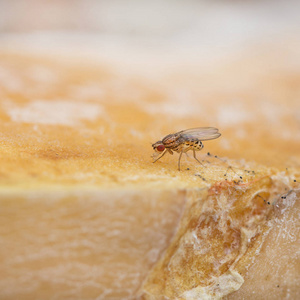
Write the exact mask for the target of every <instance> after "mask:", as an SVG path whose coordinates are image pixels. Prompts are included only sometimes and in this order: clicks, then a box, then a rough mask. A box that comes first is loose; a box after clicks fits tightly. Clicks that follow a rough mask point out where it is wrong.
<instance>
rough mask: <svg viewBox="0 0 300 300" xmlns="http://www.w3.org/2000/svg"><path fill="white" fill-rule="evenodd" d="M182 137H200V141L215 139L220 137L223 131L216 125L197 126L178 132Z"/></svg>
mask: <svg viewBox="0 0 300 300" xmlns="http://www.w3.org/2000/svg"><path fill="white" fill-rule="evenodd" d="M177 134H179V135H180V136H181V137H183V138H187V139H198V140H200V141H206V140H213V139H216V138H218V137H219V136H220V135H221V133H219V129H218V128H215V127H197V128H191V129H187V130H182V131H180V132H178V133H177Z"/></svg>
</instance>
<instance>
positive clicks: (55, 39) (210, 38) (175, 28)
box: [0, 0, 300, 65]
mask: <svg viewBox="0 0 300 300" xmlns="http://www.w3.org/2000/svg"><path fill="white" fill-rule="evenodd" d="M299 10H300V2H299V1H297V0H287V1H284V0H275V1H271V0H262V1H238V0H237V1H232V0H223V1H221V0H220V1H218V0H214V1H204V0H163V1H159V0H154V1H146V0H127V1H120V0H110V1H103V0H52V1H49V0H10V1H5V0H1V1H0V37H1V40H0V42H1V44H2V46H5V45H6V44H8V43H9V44H10V45H11V43H12V42H13V41H15V39H16V37H17V38H18V41H19V42H20V39H22V42H27V47H28V48H46V49H48V51H49V48H54V49H55V50H56V51H63V50H66V49H65V48H64V47H68V46H71V47H74V45H76V47H77V48H76V49H77V50H79V49H80V50H82V51H88V53H96V54H98V55H102V56H103V57H105V56H108V57H109V58H113V59H122V60H124V59H125V60H127V61H130V62H131V63H134V64H136V63H138V61H140V62H142V63H144V64H145V63H146V61H147V60H146V59H145V58H146V57H147V59H150V57H151V58H153V59H152V60H151V64H152V63H154V62H158V63H159V64H161V63H162V62H164V63H171V64H174V63H175V61H176V62H177V63H179V64H180V63H186V62H187V61H192V62H193V63H195V60H196V61H203V62H208V61H211V60H215V59H218V58H220V57H224V56H226V55H237V54H238V53H239V51H240V50H242V49H245V47H249V46H253V47H254V46H257V43H263V44H264V45H266V44H270V43H271V44H272V45H273V46H274V49H273V50H274V51H276V48H277V47H279V48H280V47H282V46H284V45H285V43H286V41H287V40H288V41H289V47H292V45H291V44H290V43H291V42H297V43H299V38H298V37H299V31H300V18H299ZM293 39H294V40H293ZM15 42H16V41H15ZM260 46H263V45H260ZM297 50H298V49H297ZM145 55H146V57H145ZM113 56H115V57H113ZM178 59H180V60H181V61H178ZM151 64H148V65H151ZM298 64H299V62H298Z"/></svg>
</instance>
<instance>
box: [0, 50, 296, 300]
mask: <svg viewBox="0 0 300 300" xmlns="http://www.w3.org/2000/svg"><path fill="white" fill-rule="evenodd" d="M276 58H277V54H276V53H275V54H274V53H273V56H272V55H269V54H268V56H266V55H265V54H264V53H262V54H261V57H260V58H258V57H253V55H249V56H248V57H247V60H244V59H243V60H239V59H236V60H235V61H233V62H230V63H229V62H226V63H223V64H220V65H219V66H218V67H217V66H216V67H215V69H213V70H210V72H209V73H206V72H205V70H203V71H202V72H199V74H197V75H195V74H193V73H190V72H189V70H178V72H177V73H173V74H172V75H165V77H164V78H162V76H161V77H158V78H156V79H155V80H154V79H149V78H146V77H142V76H139V74H131V75H129V74H124V73H123V72H121V71H120V70H118V69H114V68H109V67H108V66H107V65H105V64H100V63H99V64H96V65H95V64H91V63H89V62H86V63H85V64H82V63H81V64H80V63H78V62H76V60H73V61H72V60H69V61H64V59H63V58H60V59H58V58H56V59H54V58H49V57H48V58H46V57H42V56H40V57H39V56H31V55H16V54H11V53H4V52H2V53H1V54H0V64H1V72H0V75H1V81H0V97H1V102H0V124H1V133H0V144H1V151H0V160H1V164H0V176H1V181H0V194H1V198H0V201H1V212H0V225H1V231H0V232H1V234H0V236H1V243H2V245H4V246H3V247H1V250H0V266H1V270H2V271H1V274H0V290H1V292H0V294H1V297H0V298H1V299H16V298H20V299H41V298H42V299H53V298H55V297H56V298H57V299H96V298H97V297H98V299H135V298H136V297H138V296H140V297H143V298H149V299H165V297H169V299H202V298H203V299H210V297H215V298H216V297H222V296H225V295H228V294H230V293H232V292H234V291H236V290H238V291H237V292H235V293H232V294H231V295H230V296H228V297H232V299H240V298H238V297H245V298H249V295H252V294H251V293H252V291H253V290H257V291H261V293H263V296H264V297H263V298H262V299H267V298H266V295H267V294H270V291H271V290H273V289H275V290H276V291H277V289H278V290H279V289H280V288H281V290H280V291H281V292H280V293H277V292H276V294H275V295H274V294H272V295H274V297H273V298H272V299H282V297H283V296H284V297H287V295H288V294H289V295H290V297H292V299H296V297H297V295H299V254H297V253H296V251H291V252H289V256H290V257H291V262H290V263H287V260H286V259H283V260H282V261H281V260H280V259H281V258H282V257H281V256H280V255H279V254H278V253H282V251H283V250H282V247H281V245H280V244H281V243H284V244H285V245H287V249H296V248H297V243H299V242H298V238H299V231H297V230H295V227H297V223H296V222H297V219H296V218H295V214H296V213H297V211H298V209H299V207H298V206H296V203H297V201H296V199H297V197H298V198H299V192H298V194H297V192H294V191H293V190H295V189H297V188H298V182H299V180H300V178H299V176H300V167H299V166H300V157H299V151H300V138H299V111H300V107H299V106H300V104H299V101H298V100H299V98H298V97H299V86H300V85H299V82H300V77H299V75H298V74H297V73H296V74H295V73H294V72H293V71H290V70H288V69H284V68H283V66H280V65H277V68H278V69H280V67H281V68H282V69H280V71H281V72H274V70H272V69H270V68H268V66H269V62H271V61H274V60H276ZM254 61H256V62H257V61H264V63H265V66H266V68H265V69H263V70H264V71H262V68H261V65H256V64H255V63H254ZM241 63H243V67H244V68H247V70H248V72H247V74H242V75H241V74H239V69H240V65H241ZM206 71H207V70H206ZM277 71H278V70H277ZM241 99H242V100H241ZM266 99H267V100H266ZM233 115H234V116H240V118H236V117H235V118H233V117H232V116H233ZM197 126H216V127H218V128H219V129H220V131H221V133H222V137H221V138H220V139H217V140H213V141H207V142H205V143H204V147H205V148H204V149H203V151H202V152H203V154H202V156H201V154H198V156H199V158H201V159H203V160H204V161H203V163H204V165H205V168H203V167H202V166H201V165H199V164H197V162H195V161H194V160H193V158H192V157H187V158H185V157H184V158H183V159H182V172H178V171H177V155H176V154H175V155H174V156H170V155H169V156H167V155H166V156H165V157H164V158H162V159H161V161H159V162H157V163H156V164H152V162H151V161H152V159H151V154H152V152H153V151H152V148H151V144H152V143H153V142H156V141H157V140H159V139H161V138H162V137H164V136H165V135H167V134H169V133H172V132H176V131H179V130H182V129H186V128H190V127H197ZM208 151H209V152H211V153H213V154H217V155H218V156H220V157H222V158H224V157H228V158H230V159H229V160H228V162H222V161H220V160H218V159H215V158H213V157H208V156H206V155H205V153H206V152H208ZM228 164H231V165H233V166H235V167H237V168H238V169H235V172H236V173H235V172H233V171H231V170H229V171H228V173H227V176H226V178H225V177H224V174H226V170H227V167H228ZM287 167H288V170H286V168H287ZM187 168H188V169H187ZM245 169H247V170H251V171H254V173H251V172H250V173H248V172H246V171H244V170H245ZM240 176H242V179H241V178H240ZM225 179H227V180H225ZM294 180H296V181H298V182H294ZM281 197H286V198H281ZM298 201H299V200H298ZM268 202H270V204H268ZM277 205H278V207H277ZM286 212H289V214H287V215H285V213H286ZM280 222H283V223H282V225H280V228H286V229H285V231H284V232H282V231H281V230H280V228H278V224H280ZM298 227H299V226H298ZM274 230H275V231H274ZM276 230H277V231H278V230H279V231H278V232H277V235H276V234H275V233H274V232H276ZM269 232H270V233H269ZM272 232H273V234H275V235H276V236H275V237H274V238H273V239H270V238H269V236H270V235H271V234H272ZM268 233H269V235H268ZM289 233H291V234H289ZM173 236H174V238H173V239H172V237H173ZM268 247H269V248H271V249H272V251H271V252H272V256H271V258H273V260H272V259H271V258H269V261H270V264H271V265H272V264H273V265H272V267H270V270H271V269H272V268H273V269H276V270H277V271H276V272H272V273H271V274H269V272H268V269H267V267H266V268H264V269H263V270H261V269H260V267H259V266H256V267H255V264H256V261H259V259H261V257H264V256H263V255H266V256H267V253H268V250H267V249H268ZM201 251H203V252H201ZM260 251H262V252H261V253H262V254H260ZM274 260H276V261H274ZM152 267H153V269H151V268H152ZM280 273H281V274H284V275H285V276H284V277H285V278H286V277H288V278H290V280H289V282H286V281H285V279H284V277H283V276H280ZM257 274H260V275H261V276H263V277H264V278H265V280H266V281H268V285H265V289H262V288H261V287H260V286H261V283H260V282H259V281H258V280H257V278H258V277H256V275H257ZM274 274H276V276H277V277H276V283H273V282H272V284H270V281H271V280H272V278H273V277H272V276H273V275H274ZM267 276H269V278H271V279H270V280H268V279H266V278H267ZM277 285H279V288H277ZM258 287H260V289H259V288H258ZM237 293H240V294H237ZM235 294H236V295H237V296H236V297H237V298H235V296H234V295H235ZM205 297H206V298H205ZM276 297H277V298H276ZM270 299H271V298H270Z"/></svg>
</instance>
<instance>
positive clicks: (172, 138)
mask: <svg viewBox="0 0 300 300" xmlns="http://www.w3.org/2000/svg"><path fill="white" fill-rule="evenodd" d="M220 135H221V133H219V129H217V128H214V127H197V128H191V129H187V130H182V131H179V132H177V133H171V134H168V135H167V136H165V137H164V138H163V139H162V140H161V141H157V142H156V143H154V144H153V145H152V147H153V149H154V150H155V152H157V153H159V154H161V155H160V156H159V157H158V158H156V159H155V160H154V161H153V162H154V163H155V162H156V161H158V160H159V159H161V158H162V157H163V156H164V155H165V154H166V153H167V152H169V153H170V154H172V155H173V151H176V152H178V153H180V154H179V159H178V170H179V171H180V160H181V156H182V153H186V152H188V151H189V150H192V151H193V155H194V158H195V159H196V160H197V161H198V162H199V163H200V164H201V162H200V161H199V160H198V159H197V157H196V151H200V150H201V149H202V148H203V144H202V141H207V140H213V139H216V138H218V137H219V136H220Z"/></svg>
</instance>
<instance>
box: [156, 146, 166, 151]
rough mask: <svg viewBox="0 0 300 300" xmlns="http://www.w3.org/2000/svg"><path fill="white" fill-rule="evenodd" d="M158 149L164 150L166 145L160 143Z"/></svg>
mask: <svg viewBox="0 0 300 300" xmlns="http://www.w3.org/2000/svg"><path fill="white" fill-rule="evenodd" d="M156 149H157V151H159V152H162V151H164V150H165V146H164V145H159V146H157V148H156Z"/></svg>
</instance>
